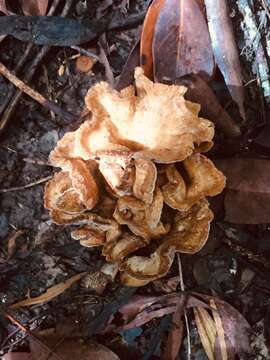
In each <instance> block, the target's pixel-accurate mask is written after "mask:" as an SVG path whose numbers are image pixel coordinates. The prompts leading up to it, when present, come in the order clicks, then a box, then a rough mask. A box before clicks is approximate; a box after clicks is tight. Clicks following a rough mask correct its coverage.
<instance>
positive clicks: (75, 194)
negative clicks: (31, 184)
mask: <svg viewBox="0 0 270 360" xmlns="http://www.w3.org/2000/svg"><path fill="white" fill-rule="evenodd" d="M63 170H64V172H60V173H59V174H56V175H55V177H54V178H53V179H52V180H51V181H49V182H48V183H47V184H46V186H45V194H44V206H45V207H46V208H47V209H56V210H62V211H65V212H68V213H69V212H70V213H76V212H81V211H83V210H86V209H87V210H91V209H93V208H94V207H95V205H96V204H97V202H98V199H99V190H98V186H97V183H96V180H95V178H94V176H93V171H94V164H93V163H90V162H85V161H83V160H81V159H74V160H72V161H67V163H66V165H65V166H64V168H63Z"/></svg>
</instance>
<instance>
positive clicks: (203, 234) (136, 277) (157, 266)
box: [120, 199, 213, 286]
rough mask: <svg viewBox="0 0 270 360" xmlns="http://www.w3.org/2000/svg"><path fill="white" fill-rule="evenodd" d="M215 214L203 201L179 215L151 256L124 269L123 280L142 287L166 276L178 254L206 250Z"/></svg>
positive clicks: (132, 259) (137, 258)
mask: <svg viewBox="0 0 270 360" xmlns="http://www.w3.org/2000/svg"><path fill="white" fill-rule="evenodd" d="M212 219H213V213H212V211H211V210H210V209H209V204H208V201H207V200H205V199H204V200H202V201H201V202H199V203H198V204H196V205H194V206H193V207H192V208H191V209H190V210H189V211H187V212H179V213H178V214H177V215H176V217H175V220H174V226H173V228H172V230H171V231H170V233H169V234H168V235H167V236H165V237H164V239H163V241H162V242H161V244H160V245H159V246H158V248H157V250H156V251H155V252H154V253H153V254H152V255H151V256H150V257H144V256H131V257H129V258H128V259H126V260H125V261H124V262H123V263H122V264H121V265H120V270H121V271H123V274H122V275H121V280H122V282H123V283H124V284H125V285H128V286H140V285H139V284H140V281H142V282H141V284H142V285H145V283H146V282H150V281H153V280H155V279H158V278H160V277H163V276H165V275H166V274H167V273H168V271H169V269H170V267H171V265H172V262H173V260H174V256H175V253H176V252H181V253H189V254H194V253H196V252H198V251H199V250H201V248H202V247H203V246H204V244H205V242H206V240H207V238H208V234H209V228H210V222H211V220H212Z"/></svg>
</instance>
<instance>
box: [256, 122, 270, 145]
mask: <svg viewBox="0 0 270 360" xmlns="http://www.w3.org/2000/svg"><path fill="white" fill-rule="evenodd" d="M269 139H270V124H267V125H266V126H264V127H263V128H262V130H261V132H260V133H259V135H258V136H257V137H256V138H255V139H254V140H253V141H254V142H255V143H256V144H259V145H261V146H264V147H267V148H270V142H269Z"/></svg>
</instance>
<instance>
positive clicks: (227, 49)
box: [204, 0, 245, 119]
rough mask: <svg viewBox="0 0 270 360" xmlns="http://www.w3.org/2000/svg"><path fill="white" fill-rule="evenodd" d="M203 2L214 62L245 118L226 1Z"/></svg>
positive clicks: (235, 51)
mask: <svg viewBox="0 0 270 360" xmlns="http://www.w3.org/2000/svg"><path fill="white" fill-rule="evenodd" d="M204 2H205V6H206V12H207V18H208V25H209V31H210V35H211V40H212V47H213V52H214V55H215V60H216V63H217V64H218V67H219V68H220V71H221V72H222V75H223V77H224V80H225V82H226V85H227V87H228V89H229V91H230V93H231V96H232V98H233V100H234V101H235V102H236V103H237V104H238V106H239V110H240V114H241V116H242V118H243V119H245V110H244V89H243V86H242V77H241V65H240V61H239V56H238V51H237V47H236V42H235V38H234V34H233V27H232V22H231V18H230V15H229V9H228V6H227V1H224V0H205V1H204Z"/></svg>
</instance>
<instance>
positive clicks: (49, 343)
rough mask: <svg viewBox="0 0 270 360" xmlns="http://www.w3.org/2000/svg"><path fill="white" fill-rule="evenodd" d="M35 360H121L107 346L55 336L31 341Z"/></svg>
mask: <svg viewBox="0 0 270 360" xmlns="http://www.w3.org/2000/svg"><path fill="white" fill-rule="evenodd" d="M30 349H31V354H32V359H33V360H75V359H80V360H92V359H95V360H119V357H118V356H117V355H116V354H115V353H114V352H112V351H111V350H110V349H108V348H107V347H106V346H104V345H101V344H98V343H90V342H83V341H82V340H81V339H65V338H64V337H63V338H60V339H59V338H57V337H55V336H54V335H53V334H52V335H51V336H47V337H41V338H40V341H34V340H33V339H32V338H31V339H30Z"/></svg>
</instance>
